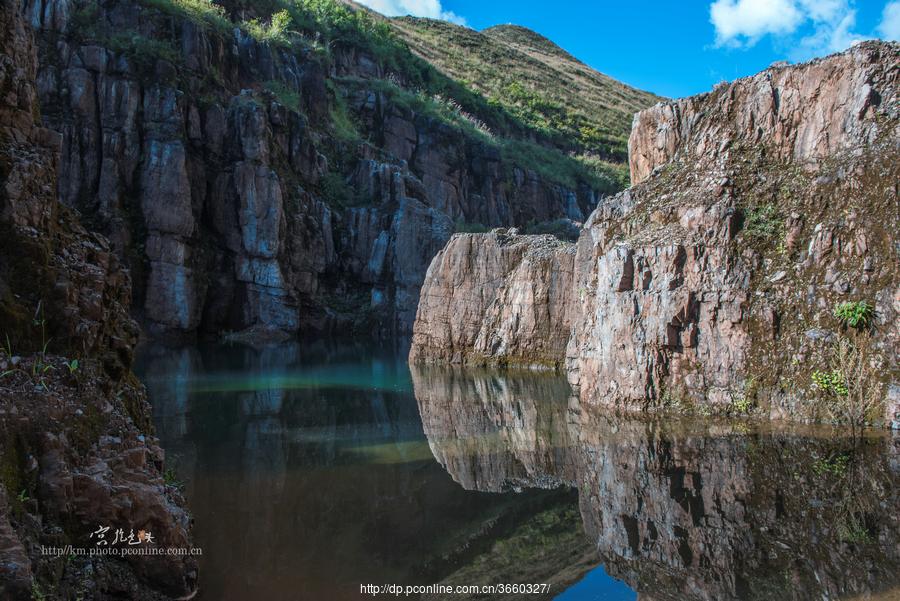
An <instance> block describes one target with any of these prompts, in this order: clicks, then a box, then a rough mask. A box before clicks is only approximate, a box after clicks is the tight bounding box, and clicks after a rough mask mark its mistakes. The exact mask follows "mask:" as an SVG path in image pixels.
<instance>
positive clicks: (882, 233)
mask: <svg viewBox="0 0 900 601" xmlns="http://www.w3.org/2000/svg"><path fill="white" fill-rule="evenodd" d="M898 53H900V48H898V45H897V44H894V43H877V42H872V43H865V44H860V45H857V46H854V47H853V48H852V49H850V50H848V51H847V52H845V53H843V54H839V55H834V56H831V57H828V58H825V59H819V60H816V61H813V62H811V63H807V64H803V65H798V66H778V67H773V68H771V69H768V70H766V71H764V72H762V73H760V74H759V75H756V76H754V77H750V78H746V79H741V80H738V81H735V82H733V83H731V84H723V85H721V86H719V87H717V88H716V89H715V90H714V91H713V92H711V93H709V94H705V95H702V96H697V97H694V98H688V99H683V100H678V101H674V102H668V103H662V104H659V105H657V106H655V107H653V108H651V109H648V110H646V111H643V112H641V113H638V115H637V116H636V117H635V120H634V127H633V130H632V134H631V140H630V165H631V171H632V176H633V178H634V179H635V181H637V182H639V183H637V184H636V185H635V186H634V187H632V188H630V189H629V190H626V191H624V192H622V193H620V194H618V195H616V196H613V197H609V198H605V199H603V200H602V201H601V202H600V204H599V206H598V207H597V209H596V210H595V211H594V212H593V213H592V215H591V216H590V218H589V219H588V220H587V222H586V223H585V226H584V228H583V230H582V232H581V235H580V237H579V239H578V242H577V245H576V249H575V250H574V252H575V258H574V267H573V273H574V276H573V277H572V279H571V281H570V282H569V284H568V287H569V292H568V294H561V295H558V297H559V298H561V299H563V301H562V303H561V304H556V303H554V302H553V301H552V300H550V297H548V296H546V295H544V297H542V298H541V299H540V301H539V302H538V304H537V306H535V305H534V304H533V303H532V299H531V298H526V297H519V298H520V299H521V300H516V297H515V296H511V295H509V294H508V291H512V290H516V289H521V288H523V287H526V288H527V287H529V282H527V281H521V280H519V279H518V278H519V274H521V273H523V271H524V270H525V269H526V266H525V261H522V263H521V266H522V268H521V269H519V268H518V266H516V265H514V266H512V267H510V266H504V268H503V269H499V270H495V269H491V267H490V265H491V260H492V257H493V256H494V254H495V250H494V249H495V245H496V243H495V240H494V238H492V237H490V236H487V237H484V238H482V239H480V240H471V241H466V243H465V244H463V242H462V241H461V240H458V239H454V240H453V241H451V243H450V244H449V245H448V247H447V248H446V249H445V250H444V251H443V254H442V255H439V257H440V258H439V259H438V260H437V261H436V262H435V264H433V265H432V269H430V270H429V276H428V278H427V280H426V282H425V285H424V288H423V298H426V299H427V298H430V297H441V298H445V299H448V303H449V305H450V306H444V307H442V308H441V309H440V310H439V311H435V310H434V309H433V307H434V305H433V304H429V303H427V302H423V303H422V304H421V306H420V311H419V315H418V318H417V324H416V326H415V328H414V336H413V348H412V352H411V358H412V359H413V360H414V361H419V360H428V361H431V360H445V359H450V360H452V361H455V362H469V363H520V364H528V365H530V364H533V363H535V361H534V359H533V357H531V356H530V355H529V354H528V353H527V352H520V351H519V349H528V348H530V347H531V346H533V345H534V344H535V343H534V342H533V341H532V339H531V338H530V336H531V335H530V333H529V332H528V331H524V330H516V328H515V327H514V326H512V325H510V324H511V323H515V320H517V319H518V315H519V314H521V313H522V312H523V311H527V312H528V313H529V314H530V315H538V316H540V319H539V320H537V322H536V323H538V324H539V325H538V327H536V328H534V331H535V332H537V333H544V332H547V331H548V328H555V327H556V326H555V325H553V324H563V327H565V325H564V324H566V323H569V324H570V327H569V328H568V330H567V332H566V334H567V335H568V344H567V349H566V352H565V353H557V354H555V355H553V356H551V357H549V358H547V357H542V358H541V360H540V361H539V362H538V363H541V364H547V363H554V362H556V363H561V362H565V366H566V371H567V373H568V375H569V379H570V381H571V382H572V383H573V384H574V385H575V386H576V387H577V388H578V389H579V392H580V395H581V398H582V399H583V400H585V401H590V402H595V403H604V404H609V405H620V406H625V407H632V408H634V407H637V408H647V407H658V406H675V407H680V408H685V407H689V408H694V409H697V408H699V410H701V411H704V412H706V411H723V412H744V411H747V410H751V409H754V410H756V411H757V412H760V413H764V414H767V415H769V416H772V417H794V418H801V419H826V420H828V419H841V418H845V417H846V418H848V419H849V420H850V421H857V422H863V421H881V422H883V421H887V422H890V421H891V420H892V419H894V416H895V413H896V412H897V411H898V409H897V406H896V403H897V398H898V397H900V392H898V391H900V388H898V385H897V382H898V381H900V375H898V374H900V371H898V370H900V367H898V362H897V361H898V360H897V358H898V355H900V353H898V349H900V326H898V324H900V319H898V312H900V304H898V303H900V270H898V265H900V262H898V242H897V232H898V231H900V204H898V196H897V193H898V191H897V187H896V184H897V181H898V179H900V178H898V176H900V173H898V165H900V160H898V158H900V156H898V155H900V114H898V102H897V85H898V73H900V70H898ZM514 244H515V246H516V247H518V248H525V247H528V246H530V245H535V246H539V245H540V244H541V242H539V241H538V240H535V239H531V238H518V239H516V240H515V242H514ZM559 252H568V253H571V252H573V251H572V250H568V251H559ZM448 253H454V254H457V255H460V256H459V257H458V258H457V259H456V261H455V264H458V265H463V266H465V267H463V268H461V269H457V270H456V271H454V270H452V269H447V265H448V262H447V260H446V259H445V258H444V255H446V254H448ZM520 255H522V256H526V255H527V253H525V252H520ZM441 265H443V266H444V267H442V266H441ZM566 272H567V271H566V270H565V269H561V270H558V271H557V272H556V273H557V274H558V275H559V276H560V277H565V275H564V274H565V273H566ZM470 281H491V282H492V286H491V287H489V288H486V289H485V297H486V298H484V299H480V305H479V306H480V307H484V309H483V310H478V309H477V308H476V310H474V311H469V312H468V313H466V312H465V310H464V309H465V308H470V307H473V306H475V305H473V304H472V303H470V302H469V301H468V300H467V298H466V297H465V295H460V294H456V292H457V291H459V290H465V288H466V287H467V286H468V283H469V282H470ZM530 285H531V287H533V288H534V289H535V290H540V289H542V288H543V287H544V286H546V285H547V279H546V278H540V277H536V278H534V279H533V280H532V281H531V283H530ZM495 291H496V292H495ZM570 297H571V299H574V300H569V299H570ZM842 305H843V308H842ZM498 310H499V311H500V312H502V313H503V314H504V315H505V316H507V318H508V320H511V321H508V322H506V323H504V324H503V325H502V326H501V327H499V328H498V327H497V326H496V325H493V321H492V320H494V319H495V314H496V312H497V311H498ZM854 311H855V312H857V313H858V314H859V315H862V316H863V318H862V319H860V320H858V321H857V320H853V319H852V316H851V317H850V318H849V319H850V320H849V321H848V312H850V313H853V312H854ZM442 315H468V316H469V317H468V318H467V319H468V322H467V323H466V322H459V321H457V324H456V325H455V326H454V327H453V328H452V329H449V331H448V332H444V333H442V334H440V335H436V334H435V331H434V328H433V327H432V324H433V323H441V322H440V319H441V316H442ZM553 315H561V316H563V317H556V318H551V316H553ZM482 324H484V327H485V328H488V329H492V330H496V331H499V332H501V333H502V332H514V333H515V336H514V340H513V341H506V342H505V343H504V344H503V345H498V346H495V347H493V348H490V349H487V347H485V346H484V345H482V346H480V347H478V346H476V345H475V342H476V338H474V337H471V336H468V335H467V333H468V332H472V331H476V332H477V331H479V330H480V329H481V328H482ZM526 330H527V328H526ZM441 335H443V336H444V338H447V337H449V338H451V340H449V342H448V341H446V340H442V339H441V337H440V336H441ZM435 341H441V344H442V345H443V348H453V349H455V351H454V353H453V354H451V355H447V354H443V351H442V350H441V347H439V346H438V344H435ZM552 346H553V348H556V349H558V348H559V344H556V343H554V344H553V345H552ZM837 363H842V364H841V365H837ZM824 373H828V374H835V373H837V374H838V377H839V379H841V381H842V384H843V385H844V386H845V387H846V388H847V389H849V390H850V392H849V394H848V392H847V390H845V389H838V390H835V389H833V388H832V389H829V388H828V384H827V383H823V380H822V379H821V376H822V374H824ZM854 391H855V392H854Z"/></svg>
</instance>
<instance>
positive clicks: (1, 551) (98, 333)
mask: <svg viewBox="0 0 900 601" xmlns="http://www.w3.org/2000/svg"><path fill="white" fill-rule="evenodd" d="M36 72H37V59H36V55H35V44H34V38H33V35H32V30H31V27H30V26H29V25H28V23H27V21H26V19H25V18H23V15H22V13H21V7H20V5H19V3H18V2H15V1H12V0H9V1H7V0H4V2H3V3H2V6H0V89H2V90H3V93H2V95H0V240H2V241H0V245H2V252H0V335H2V337H3V341H4V343H3V346H2V349H0V597H2V598H3V599H31V598H36V597H39V598H43V597H44V595H48V594H49V593H50V591H56V592H57V593H58V594H59V595H61V596H62V597H72V598H75V597H85V596H87V595H88V594H90V595H91V596H96V597H97V598H109V597H112V596H122V597H125V596H127V597H129V598H134V599H159V598H160V597H161V596H162V597H163V598H167V597H173V598H174V597H179V598H183V597H184V596H187V595H192V594H193V593H194V592H195V591H196V576H197V575H196V563H195V561H194V559H193V558H191V557H188V556H174V555H173V556H165V555H160V556H153V557H150V556H144V557H140V556H134V557H131V558H123V557H114V556H105V557H98V558H90V557H88V556H87V555H86V554H83V555H81V556H76V555H75V554H74V553H63V550H64V548H65V546H66V545H72V547H75V548H80V549H85V550H86V551H87V550H90V548H91V547H96V544H97V543H96V541H95V540H91V537H90V533H91V532H93V531H95V530H97V528H98V527H102V526H107V527H109V528H110V532H111V533H113V532H115V530H116V529H119V528H122V529H124V530H125V531H126V532H128V531H129V530H130V529H134V532H137V531H138V530H139V529H144V530H145V532H146V531H149V532H151V533H153V536H154V537H155V540H156V544H157V545H159V546H161V547H173V548H185V549H187V548H188V547H190V517H189V516H188V514H187V513H186V511H185V510H184V507H183V506H184V501H183V499H182V498H181V496H180V494H179V493H178V491H177V490H176V489H175V488H173V487H171V486H167V485H166V484H165V482H164V479H163V477H162V473H163V469H164V456H163V452H162V450H161V449H160V447H159V445H158V443H157V441H156V439H155V438H153V437H152V436H148V432H149V431H150V430H151V429H152V425H151V422H150V418H149V408H148V406H147V402H146V395H145V393H144V390H143V387H142V386H141V385H140V384H138V383H137V382H136V380H135V379H134V376H133V375H132V374H131V372H130V371H129V370H130V366H131V361H132V351H133V347H134V344H135V342H136V340H137V332H138V328H137V324H136V323H135V322H134V321H132V319H131V318H130V317H129V314H128V309H129V302H130V295H131V290H130V279H129V277H128V273H127V271H126V270H125V269H124V268H123V267H122V265H121V263H120V262H119V260H118V259H117V258H116V255H115V253H114V252H113V250H112V248H111V246H110V243H109V242H108V241H107V240H106V239H105V238H103V237H102V236H100V235H98V234H92V233H89V232H88V231H86V230H85V228H84V227H83V226H82V225H81V223H80V222H79V220H78V218H77V215H76V214H75V213H74V212H73V211H72V210H70V209H68V208H66V207H64V206H62V205H61V204H59V202H58V201H57V198H56V183H57V161H58V158H59V145H60V142H61V138H60V136H59V135H58V134H56V133H54V132H52V131H50V130H48V129H45V128H44V127H42V125H41V122H40V118H39V111H38V105H37V99H38V94H37V87H36V84H35V74H36ZM111 536H112V534H111ZM107 544H109V541H108V542H107ZM42 546H44V547H47V548H49V547H54V548H59V549H60V551H59V555H56V556H54V555H51V554H48V553H44V552H42ZM76 553H77V552H76ZM64 555H71V557H70V558H69V559H68V560H67V561H65V565H64V567H62V568H61V567H60V566H61V564H60V561H61V559H62V558H63V556H64Z"/></svg>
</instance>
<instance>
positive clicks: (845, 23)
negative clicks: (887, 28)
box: [791, 10, 866, 60]
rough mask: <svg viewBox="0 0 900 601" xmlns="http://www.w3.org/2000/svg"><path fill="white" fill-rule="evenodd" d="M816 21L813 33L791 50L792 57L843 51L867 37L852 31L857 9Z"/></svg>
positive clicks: (800, 57)
mask: <svg viewBox="0 0 900 601" xmlns="http://www.w3.org/2000/svg"><path fill="white" fill-rule="evenodd" d="M814 22H815V29H814V31H813V33H812V34H811V35H808V36H806V37H805V38H803V39H801V40H800V44H799V46H798V47H796V48H795V49H794V50H793V51H792V52H791V58H793V59H794V60H804V59H807V58H811V57H813V56H821V55H823V54H831V53H833V52H841V51H843V50H846V49H847V48H849V47H850V46H852V45H853V44H855V43H856V42H860V41H862V40H864V39H866V38H865V37H864V36H861V35H859V34H858V33H854V32H853V31H852V30H853V28H854V27H855V26H856V11H855V10H847V11H846V12H841V13H838V14H837V15H835V16H832V17H830V18H829V19H826V20H820V21H815V20H814Z"/></svg>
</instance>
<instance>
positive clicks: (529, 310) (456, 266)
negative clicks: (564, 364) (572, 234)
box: [410, 229, 575, 367]
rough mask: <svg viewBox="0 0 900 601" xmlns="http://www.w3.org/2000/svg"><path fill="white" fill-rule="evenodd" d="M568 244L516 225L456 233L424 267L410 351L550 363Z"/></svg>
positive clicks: (555, 356)
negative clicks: (523, 233) (523, 231)
mask: <svg viewBox="0 0 900 601" xmlns="http://www.w3.org/2000/svg"><path fill="white" fill-rule="evenodd" d="M574 259H575V248H574V247H573V246H572V245H571V244H567V243H564V242H561V241H559V240H558V239H557V238H555V237H554V236H550V235H545V236H519V235H518V234H517V233H516V232H515V230H510V231H507V230H502V229H498V230H494V231H493V232H491V233H490V234H486V235H478V234H457V235H455V236H454V237H453V238H452V239H451V240H450V242H448V243H447V246H446V247H445V248H444V249H443V250H442V251H440V252H439V253H438V255H437V256H436V257H435V259H434V261H433V262H432V264H431V267H429V269H428V274H427V276H426V280H427V282H428V285H427V286H426V288H425V289H424V291H423V294H422V297H421V300H420V301H419V319H418V321H417V324H416V332H415V334H414V337H413V346H412V352H411V354H410V359H411V360H412V361H414V362H416V361H432V362H438V361H441V362H448V363H470V364H471V363H475V364H478V363H484V362H496V363H503V362H504V360H505V359H506V358H507V357H515V358H516V359H517V360H521V361H527V362H528V363H529V364H533V365H540V366H544V367H555V366H557V365H558V364H559V363H560V358H561V357H562V356H563V353H564V351H565V348H566V343H567V342H568V333H569V330H570V329H571V322H570V313H571V311H570V305H571V304H572V302H573V299H572V286H571V282H572V278H573V269H574Z"/></svg>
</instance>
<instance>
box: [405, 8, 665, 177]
mask: <svg viewBox="0 0 900 601" xmlns="http://www.w3.org/2000/svg"><path fill="white" fill-rule="evenodd" d="M390 22H391V25H392V26H393V27H394V29H395V31H396V32H397V33H398V34H399V36H400V37H401V38H402V39H403V40H404V41H406V43H407V44H408V45H409V47H410V49H411V50H412V51H413V53H415V54H417V55H418V56H421V57H422V58H424V59H425V60H427V61H428V62H429V63H431V64H432V65H434V66H435V67H436V68H437V69H438V70H439V71H441V72H443V73H444V74H446V75H448V76H449V77H451V78H453V79H455V80H457V81H459V82H461V83H462V84H464V85H465V86H467V87H469V88H471V89H473V90H475V91H477V92H479V93H481V94H482V95H484V96H485V97H486V98H487V99H488V102H490V103H491V104H493V105H497V106H500V107H503V108H504V109H506V110H507V111H509V113H511V114H512V115H514V116H515V117H516V118H517V119H519V120H521V121H522V122H523V123H525V124H527V125H528V126H530V127H531V128H533V129H536V130H537V131H539V132H541V133H542V134H544V136H546V138H548V139H549V140H551V141H552V143H553V145H554V146H557V147H558V148H560V149H562V150H564V151H567V152H573V153H577V154H584V155H591V156H594V157H596V158H599V159H604V160H609V161H612V162H623V161H625V159H626V154H627V142H628V134H629V132H630V131H631V119H632V116H633V115H634V113H635V112H637V111H639V110H641V109H643V108H646V107H648V106H650V105H652V104H654V103H656V102H657V101H658V100H660V98H659V97H658V96H655V95H653V94H650V93H648V92H644V91H641V90H637V89H635V88H632V87H629V86H627V85H625V84H623V83H621V82H619V81H616V80H614V79H612V78H611V77H608V76H606V75H603V74H602V73H598V72H597V71H595V70H593V69H591V68H590V67H588V66H587V65H585V64H584V63H582V62H580V61H579V60H577V59H576V58H575V57H573V56H572V55H570V54H569V53H567V52H566V51H565V50H563V49H562V48H560V47H559V46H557V45H556V44H554V43H553V42H552V41H550V40H548V39H547V38H545V37H543V36H541V35H539V34H537V33H535V32H533V31H531V30H529V29H526V28H524V27H519V26H517V25H498V26H496V27H491V28H489V29H485V30H484V31H480V32H479V31H475V30H473V29H469V28H467V27H461V26H459V25H454V24H452V23H447V22H444V21H436V20H433V19H419V18H413V17H403V18H397V19H391V21H390Z"/></svg>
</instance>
